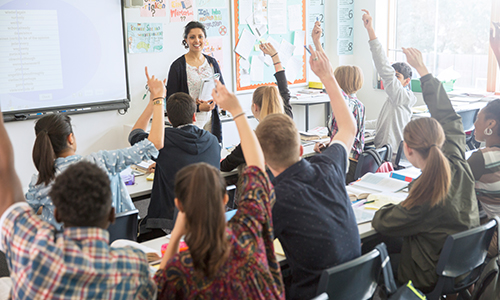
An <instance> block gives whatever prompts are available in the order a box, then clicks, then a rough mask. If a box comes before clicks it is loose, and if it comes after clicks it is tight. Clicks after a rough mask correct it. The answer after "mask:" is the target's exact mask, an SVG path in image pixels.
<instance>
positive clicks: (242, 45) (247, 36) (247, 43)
mask: <svg viewBox="0 0 500 300" xmlns="http://www.w3.org/2000/svg"><path fill="white" fill-rule="evenodd" d="M256 40H257V38H256V37H255V36H254V35H253V34H252V33H251V32H250V31H249V30H247V29H246V28H245V29H243V32H242V33H241V35H240V39H239V40H238V45H236V48H235V49H234V51H235V52H236V53H238V54H239V55H241V57H243V58H244V59H248V58H249V57H250V52H252V49H253V45H254V44H255V41H256Z"/></svg>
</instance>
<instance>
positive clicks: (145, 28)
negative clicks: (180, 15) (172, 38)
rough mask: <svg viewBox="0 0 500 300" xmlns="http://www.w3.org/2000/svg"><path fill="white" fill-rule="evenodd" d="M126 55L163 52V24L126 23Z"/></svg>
mask: <svg viewBox="0 0 500 300" xmlns="http://www.w3.org/2000/svg"><path fill="white" fill-rule="evenodd" d="M127 44H128V53H151V52H163V23H127Z"/></svg>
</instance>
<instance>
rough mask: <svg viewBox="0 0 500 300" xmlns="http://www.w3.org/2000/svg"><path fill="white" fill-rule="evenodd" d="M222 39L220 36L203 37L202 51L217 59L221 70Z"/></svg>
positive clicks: (222, 62) (222, 55)
mask: <svg viewBox="0 0 500 300" xmlns="http://www.w3.org/2000/svg"><path fill="white" fill-rule="evenodd" d="M222 46H223V40H222V38H221V37H213V38H207V39H205V46H204V47H203V53H205V54H207V55H210V56H212V57H213V58H215V59H216V60H217V63H218V64H219V67H220V69H221V70H224V59H223V58H224V51H222Z"/></svg>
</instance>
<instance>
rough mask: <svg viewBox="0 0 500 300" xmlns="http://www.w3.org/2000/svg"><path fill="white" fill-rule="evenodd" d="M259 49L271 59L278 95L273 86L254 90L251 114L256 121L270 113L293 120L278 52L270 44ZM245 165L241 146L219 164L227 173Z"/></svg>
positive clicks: (262, 45) (264, 44) (288, 92)
mask: <svg viewBox="0 0 500 300" xmlns="http://www.w3.org/2000/svg"><path fill="white" fill-rule="evenodd" d="M260 49H261V50H262V52H264V54H267V55H269V56H271V58H272V59H273V64H274V69H275V71H276V73H274V77H276V83H277V85H278V90H279V95H281V97H280V96H279V95H277V94H278V93H277V91H276V88H275V87H274V86H261V87H259V88H257V89H256V90H255V92H254V93H253V95H252V113H253V115H254V117H255V118H256V119H257V120H262V119H264V117H265V116H267V115H268V114H272V113H286V114H287V115H288V116H290V118H293V113H292V106H291V105H290V91H289V90H288V83H287V80H286V76H285V70H284V69H283V66H282V65H281V62H280V58H279V55H278V51H276V49H274V47H273V46H272V45H271V44H270V43H263V44H261V45H260ZM243 163H245V158H244V157H243V152H242V151H241V144H240V145H238V146H236V148H234V150H233V151H232V152H231V153H230V154H229V155H228V156H227V157H226V158H225V159H224V160H222V161H221V163H220V170H221V171H222V172H229V171H232V170H233V169H235V168H236V167H238V166H239V165H241V164H243Z"/></svg>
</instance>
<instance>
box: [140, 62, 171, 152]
mask: <svg viewBox="0 0 500 300" xmlns="http://www.w3.org/2000/svg"><path fill="white" fill-rule="evenodd" d="M146 78H147V79H148V87H149V91H150V92H151V97H150V101H149V103H148V105H147V106H146V108H145V109H144V112H143V113H142V114H141V116H140V117H139V119H138V120H137V122H136V123H135V125H134V128H133V129H132V131H134V130H135V129H142V130H144V131H145V130H146V129H147V127H148V122H149V119H151V116H153V122H152V123H151V131H150V132H149V136H148V140H150V141H151V142H152V143H153V144H154V145H155V147H156V149H158V150H160V149H161V148H163V141H164V138H165V114H164V113H163V104H164V102H165V101H166V99H165V94H166V89H165V80H163V81H161V80H159V79H157V78H155V77H154V76H153V77H150V76H149V74H148V67H146ZM154 99H156V100H154Z"/></svg>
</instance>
